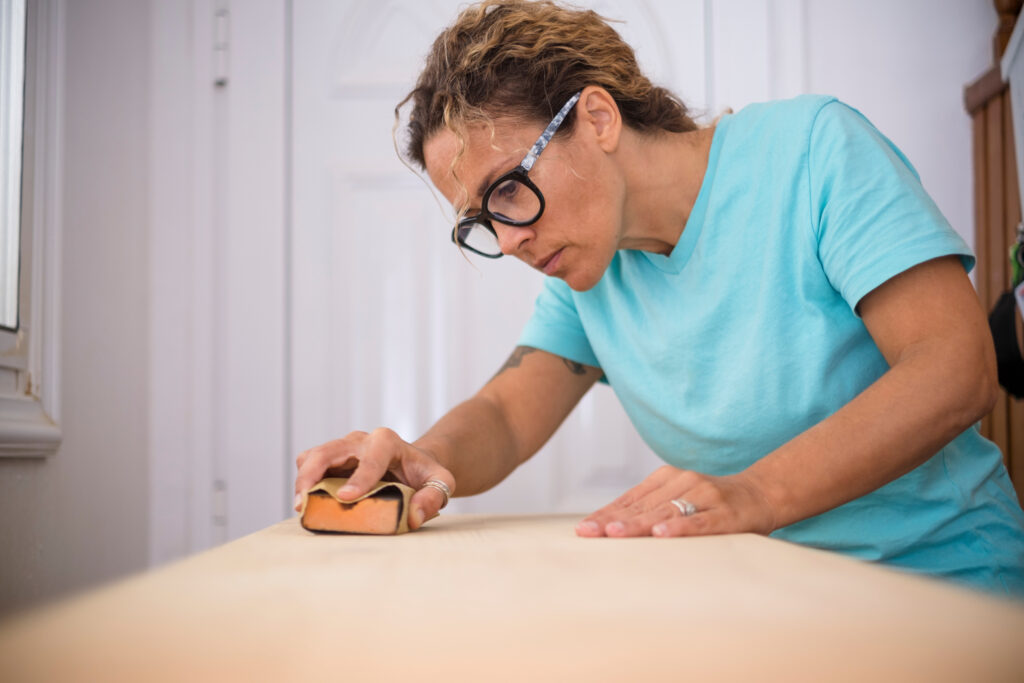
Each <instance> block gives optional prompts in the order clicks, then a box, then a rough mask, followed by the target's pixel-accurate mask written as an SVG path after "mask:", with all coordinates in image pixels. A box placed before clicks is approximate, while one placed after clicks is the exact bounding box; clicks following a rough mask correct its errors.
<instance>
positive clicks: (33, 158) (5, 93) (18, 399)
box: [0, 0, 63, 457]
mask: <svg viewBox="0 0 1024 683" xmlns="http://www.w3.org/2000/svg"><path fill="white" fill-rule="evenodd" d="M62 22H63V3H62V2H61V0H0V456H16V457H31V456H45V455H50V454H52V453H54V452H56V450H57V446H58V445H59V444H60V430H59V428H58V426H57V414H56V413H57V410H56V409H57V406H58V405H59V402H58V395H57V393H58V387H59V382H58V381H57V380H58V377H57V362H56V361H57V358H58V357H59V347H58V342H59V337H58V335H57V331H56V329H55V328H56V318H57V316H56V315H55V314H56V312H57V310H58V305H57V291H58V286H57V285H58V273H57V271H56V269H55V267H56V265H57V264H58V262H59V259H58V251H57V249H58V245H59V243H60V239H59V237H60V235H59V233H60V187H59V180H60V173H59V170H60V149H61V145H60V130H61V111H60V108H59V106H58V105H59V102H60V87H61V73H60V68H61V64H62V60H63V55H62V52H63V36H62V34H63V28H62Z"/></svg>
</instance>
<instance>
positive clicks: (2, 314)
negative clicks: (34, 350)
mask: <svg viewBox="0 0 1024 683" xmlns="http://www.w3.org/2000/svg"><path fill="white" fill-rule="evenodd" d="M25 28H26V27H25V0H0V329H4V330H7V331H8V332H17V330H18V290H19V286H18V275H19V272H20V269H19V268H18V262H19V255H20V247H19V244H20V240H19V237H20V233H21V190H22V183H21V177H22V147H23V139H24V136H23V125H22V120H23V118H22V115H23V112H24V92H25Z"/></svg>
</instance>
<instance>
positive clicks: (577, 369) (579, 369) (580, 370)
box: [562, 358, 587, 375]
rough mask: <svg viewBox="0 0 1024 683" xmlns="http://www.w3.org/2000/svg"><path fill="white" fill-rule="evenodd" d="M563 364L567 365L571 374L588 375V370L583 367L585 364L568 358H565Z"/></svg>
mask: <svg viewBox="0 0 1024 683" xmlns="http://www.w3.org/2000/svg"><path fill="white" fill-rule="evenodd" d="M562 362H563V363H565V367H567V368H569V372H571V373H572V374H574V375H585V374H587V369H586V368H585V367H583V363H577V362H576V361H574V360H569V359H568V358H563V359H562Z"/></svg>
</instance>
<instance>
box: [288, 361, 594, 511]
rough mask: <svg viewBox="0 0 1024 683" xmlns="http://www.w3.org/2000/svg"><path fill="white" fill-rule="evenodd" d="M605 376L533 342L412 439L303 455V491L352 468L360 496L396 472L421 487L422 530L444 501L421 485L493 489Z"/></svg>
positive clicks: (417, 505)
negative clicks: (436, 482) (435, 481)
mask: <svg viewBox="0 0 1024 683" xmlns="http://www.w3.org/2000/svg"><path fill="white" fill-rule="evenodd" d="M600 377H601V370H600V369H598V368H594V367H591V366H587V365H582V364H580V363H576V362H573V361H570V360H566V359H564V358H561V357H559V356H556V355H553V354H551V353H548V352H546V351H541V350H539V349H534V348H532V347H528V346H520V347H517V348H516V349H515V351H513V353H512V355H511V356H510V357H509V359H508V360H507V361H506V362H505V365H504V366H502V368H501V369H500V370H499V371H498V373H497V374H496V375H495V376H494V377H493V378H492V379H491V380H490V381H489V382H488V383H487V384H486V385H485V386H484V387H483V388H482V389H481V390H480V391H479V392H477V394H476V395H475V396H473V398H471V399H469V400H467V401H464V402H463V403H460V404H459V405H457V406H456V407H455V408H453V409H452V410H451V411H449V412H448V413H447V414H446V415H444V417H442V418H441V419H440V420H438V421H437V423H436V424H435V425H434V426H433V427H431V428H430V429H429V430H428V431H427V433H426V434H424V435H423V436H422V437H420V438H419V439H417V440H416V441H415V442H413V443H411V444H410V443H407V442H405V441H403V440H402V439H401V438H400V437H399V436H398V435H397V434H395V433H394V432H393V431H391V430H389V429H383V428H382V429H377V430H375V431H374V432H371V433H366V432H353V433H351V434H349V435H348V436H347V437H345V438H344V439H336V440H334V441H329V442H328V443H325V444H323V445H321V446H317V447H316V448H313V449H311V450H308V451H305V452H303V453H302V454H300V455H299V457H298V459H297V460H296V464H297V465H298V470H299V471H298V475H297V476H296V479H295V492H296V494H299V493H301V492H303V491H305V490H307V489H308V488H310V487H311V486H313V485H314V484H316V482H318V481H319V480H320V479H322V478H323V477H324V476H330V474H331V473H330V472H329V470H332V469H333V470H335V472H339V471H341V470H349V471H351V475H350V478H349V485H351V486H352V489H351V490H350V491H348V492H346V495H347V497H348V498H358V497H359V496H361V495H362V494H364V493H365V492H366V491H368V490H370V488H372V487H373V486H374V485H375V484H376V483H377V482H379V481H380V480H381V478H382V477H383V476H384V474H385V473H386V472H388V471H390V472H391V473H392V474H393V475H394V476H396V477H397V478H398V479H399V480H400V481H402V482H403V483H405V484H408V485H409V486H412V487H413V488H416V489H419V490H418V491H417V492H416V494H415V495H414V496H413V499H412V514H411V516H410V527H411V528H413V529H415V528H418V527H419V526H420V525H421V524H422V520H426V519H430V518H431V517H433V516H435V515H436V514H437V512H438V511H439V510H440V508H441V505H442V504H443V502H444V496H443V494H441V493H440V492H439V491H437V490H436V489H434V488H432V487H427V488H421V487H422V486H423V484H424V482H426V481H428V480H430V479H439V480H441V481H443V482H445V483H446V484H447V485H448V487H449V488H450V489H451V490H452V492H453V495H464V496H466V495H474V494H477V493H482V492H484V491H486V490H488V489H490V488H491V487H493V486H495V485H496V484H498V483H499V482H500V481H502V480H503V479H504V478H505V477H507V476H508V475H509V474H510V473H511V472H512V471H513V470H514V469H515V468H516V467H518V466H519V465H521V464H522V463H523V462H525V461H526V460H528V459H529V458H530V457H531V456H532V455H533V454H534V453H536V452H537V450H539V449H540V447H541V446H543V445H544V443H545V442H546V441H547V440H548V439H549V438H550V437H551V435H552V434H554V432H555V430H556V429H557V428H558V426H559V425H560V424H561V423H562V421H563V420H564V419H565V418H566V416H567V415H568V414H569V413H570V412H571V411H572V409H573V408H574V407H575V406H576V404H577V403H578V402H579V400H580V399H581V398H582V397H583V395H584V394H585V393H586V392H587V390H588V389H590V387H591V386H593V384H594V382H596V381H597V380H598V379H599V378H600ZM456 483H457V485H458V486H457V490H456ZM344 491H345V489H342V492H344ZM339 493H341V492H339ZM418 512H421V513H422V515H423V516H422V517H419V516H417V513H418Z"/></svg>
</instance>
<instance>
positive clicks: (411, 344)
mask: <svg viewBox="0 0 1024 683" xmlns="http://www.w3.org/2000/svg"><path fill="white" fill-rule="evenodd" d="M464 4H465V3H464V2H463V0H433V1H429V2H424V1H416V2H412V1H409V2H400V1H397V0H392V1H389V2H380V1H377V0H372V1H371V0H350V1H348V2H335V1H329V0H320V1H317V2H306V1H302V2H295V3H294V6H293V23H292V26H293V36H292V53H293V61H292V82H293V108H292V130H293V137H292V145H293V174H294V175H293V180H292V188H293V194H292V214H291V218H292V226H291V227H292V231H293V233H292V234H293V262H292V269H291V270H292V273H293V281H292V285H293V286H292V290H291V303H292V310H293V319H292V323H293V325H292V336H291V349H292V359H293V360H292V364H293V368H292V370H293V374H292V377H293V391H292V401H291V410H292V414H291V420H292V432H291V433H292V444H291V446H292V451H293V452H294V453H298V452H300V451H302V450H304V449H306V448H310V447H311V446H314V445H317V444H319V443H322V442H325V441H328V440H330V439H333V438H338V437H340V436H343V435H345V434H347V433H348V432H350V431H352V430H354V429H362V430H366V431H370V430H372V429H374V428H375V427H378V426H388V427H390V428H392V429H394V430H395V431H397V432H398V433H399V434H400V435H401V436H402V437H403V438H405V439H408V440H412V439H415V438H417V437H418V436H420V435H421V434H422V433H423V432H424V431H425V430H426V429H427V428H428V427H429V426H430V425H431V424H432V423H433V422H434V421H435V420H436V419H437V418H439V417H440V416H441V415H442V414H444V413H445V412H446V411H447V410H448V409H449V408H451V407H452V406H453V405H455V404H456V403H458V402H459V401H461V400H464V399H465V398H467V397H469V396H470V395H471V394H473V393H474V392H475V391H476V390H477V389H479V387H480V386H482V385H483V384H484V383H485V382H486V381H487V380H488V379H489V378H490V377H491V376H492V375H493V374H494V373H495V371H496V370H497V369H498V368H499V367H500V366H501V364H502V363H503V362H504V360H505V359H506V358H507V357H508V355H509V353H510V352H511V351H512V349H513V347H514V345H515V342H516V339H517V337H518V334H519V332H520V330H521V328H522V326H523V324H524V323H525V322H526V320H527V318H528V317H529V315H530V312H531V310H532V306H533V301H534V298H535V297H536V295H537V293H538V292H539V290H540V287H541V284H542V276H541V275H539V274H538V273H536V272H533V271H532V270H530V269H528V268H527V267H525V266H524V265H523V264H521V263H519V262H518V261H515V260H514V259H501V260H499V261H495V262H489V261H487V262H485V260H484V259H479V260H477V261H474V262H472V263H470V262H468V261H467V260H466V259H464V258H463V257H462V256H461V255H460V253H459V252H458V250H457V249H456V248H455V247H454V246H453V245H452V244H451V242H450V240H449V233H450V229H451V223H450V214H449V213H448V212H446V211H442V209H441V208H440V207H439V206H438V203H437V202H436V200H435V199H434V197H433V196H432V193H431V190H430V189H428V187H427V185H426V184H425V182H424V181H423V180H421V179H418V178H417V177H416V176H415V175H414V174H413V172H412V171H410V170H409V169H407V168H406V167H405V166H403V165H402V164H401V163H400V161H399V160H398V158H397V156H396V154H395V151H394V148H393V143H392V133H391V129H392V124H393V110H394V106H395V104H396V103H397V102H398V101H399V100H400V99H401V98H402V97H403V96H404V94H405V93H406V92H407V91H408V90H409V89H410V88H411V86H412V84H413V82H414V80H415V78H416V76H417V75H418V73H419V69H420V66H421V64H422V59H423V56H424V55H425V54H426V52H427V51H428V48H429V46H430V43H431V41H432V40H433V38H434V37H435V36H436V35H437V33H438V31H439V30H440V29H441V28H442V27H443V26H445V25H446V24H448V23H449V22H450V21H451V20H452V19H453V18H454V17H455V16H456V13H457V11H458V9H459V7H460V6H464ZM584 4H585V5H587V6H590V7H592V8H593V9H595V10H597V11H598V12H599V13H601V14H602V15H604V16H607V17H611V18H614V19H621V20H622V21H623V23H618V24H615V27H616V28H617V30H619V31H620V33H622V35H623V36H624V37H625V38H626V40H627V41H628V42H630V44H632V45H633V46H634V47H635V49H636V51H637V54H638V58H639V60H640V61H641V63H642V65H643V66H644V68H645V69H646V70H647V72H648V73H649V74H650V75H651V77H652V79H653V80H654V81H655V82H657V83H660V84H663V85H666V86H668V87H669V88H670V89H672V90H674V91H675V92H676V93H677V94H679V95H680V96H681V97H682V98H683V99H684V101H686V102H687V103H689V104H691V105H692V106H693V107H694V108H695V109H696V110H697V112H698V113H705V114H708V115H713V114H715V113H716V111H714V106H715V105H714V102H711V104H710V105H709V97H713V92H712V91H713V90H714V88H709V87H707V83H708V82H710V81H714V80H716V79H721V78H722V74H723V73H725V72H727V71H729V70H730V69H731V68H732V63H731V62H729V61H726V60H723V59H719V60H716V59H715V56H716V55H719V54H723V55H724V54H729V53H730V52H731V51H732V50H731V48H729V47H728V41H727V40H725V39H724V38H723V39H722V40H720V41H718V43H719V46H718V47H716V45H715V42H716V41H715V36H716V35H719V34H721V32H722V31H723V30H728V31H732V32H733V33H736V32H737V31H738V32H739V34H740V35H743V37H744V42H745V44H746V47H747V50H745V51H744V59H745V63H744V64H745V65H744V67H743V69H744V72H743V73H744V74H746V75H745V77H742V78H736V77H735V73H732V74H730V75H731V76H733V77H732V78H726V79H724V80H726V81H728V82H729V83H730V84H731V85H730V87H731V88H732V90H731V91H730V92H729V93H728V96H729V97H730V98H731V99H730V104H733V105H737V104H743V103H744V102H738V101H737V100H739V99H743V100H745V101H749V100H751V99H763V98H765V97H767V96H768V94H769V93H768V81H769V77H768V72H769V67H768V65H767V64H768V59H767V57H766V58H765V59H762V60H758V59H756V58H755V59H753V60H752V61H751V57H750V56H751V54H752V52H753V53H754V54H755V55H756V54H758V51H760V54H764V55H766V54H767V50H768V41H767V36H768V20H767V10H766V9H765V3H763V2H760V1H759V0H758V1H756V2H742V3H722V6H723V8H728V11H727V12H724V13H723V12H722V11H721V10H715V11H718V12H719V14H717V15H715V14H714V12H713V11H712V9H711V3H710V2H701V1H700V0H689V1H685V2H678V1H653V2H590V3H584ZM717 6H718V5H717V4H716V7H717ZM705 36H711V39H710V40H705ZM751 63H753V64H754V65H755V67H754V68H753V69H751V67H750V65H751ZM744 83H747V84H748V85H747V86H744V85H743V84H744ZM744 88H745V91H744ZM709 110H710V111H709ZM441 201H442V203H443V198H442V199H441ZM659 464H661V463H660V461H659V460H658V459H657V458H656V456H654V455H653V453H652V452H651V451H650V450H649V449H648V448H647V447H646V445H645V444H644V443H643V442H642V441H641V439H640V438H639V437H638V436H637V434H636V433H635V431H634V430H633V428H632V426H631V424H630V423H629V421H628V420H627V418H626V417H625V414H624V412H623V411H622V409H621V407H620V406H619V404H618V402H617V400H616V398H615V396H614V394H613V393H612V391H611V390H610V389H609V388H608V387H607V386H604V385H601V386H597V387H595V388H594V389H593V390H591V392H590V393H589V394H588V395H587V396H586V397H585V398H584V399H583V401H582V403H581V404H580V405H579V406H578V407H577V409H576V410H575V412H574V413H573V414H572V415H571V416H570V418H569V419H568V420H567V421H566V423H565V424H564V425H563V426H562V428H561V429H560V430H559V432H558V433H557V434H556V435H555V437H554V438H553V439H552V440H551V441H550V442H549V443H548V444H547V445H546V446H545V447H544V448H543V449H542V450H541V451H540V453H538V454H537V455H536V456H535V457H534V458H533V459H532V460H531V461H530V462H528V463H527V464H526V465H524V466H523V467H521V468H520V469H519V470H518V471H517V472H515V473H514V474H513V475H512V476H511V477H510V478H509V479H508V480H506V481H505V482H503V483H502V484H501V485H500V486H498V487H496V488H495V489H493V490H492V491H490V492H487V493H485V494H483V495H480V496H477V497H474V498H470V499H463V500H456V501H453V503H452V505H451V507H450V509H451V510H453V511H459V512H545V511H571V512H586V511H589V510H591V509H595V508H596V507H599V506H601V505H604V504H605V503H607V502H609V501H610V500H612V499H613V498H614V497H616V496H618V495H619V494H620V493H621V492H622V491H624V490H625V489H626V488H628V487H629V486H632V485H634V484H636V483H638V482H639V481H640V480H642V479H643V478H644V477H645V476H646V475H647V474H649V473H650V472H651V471H653V470H654V469H655V468H656V467H657V466H658V465H659Z"/></svg>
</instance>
